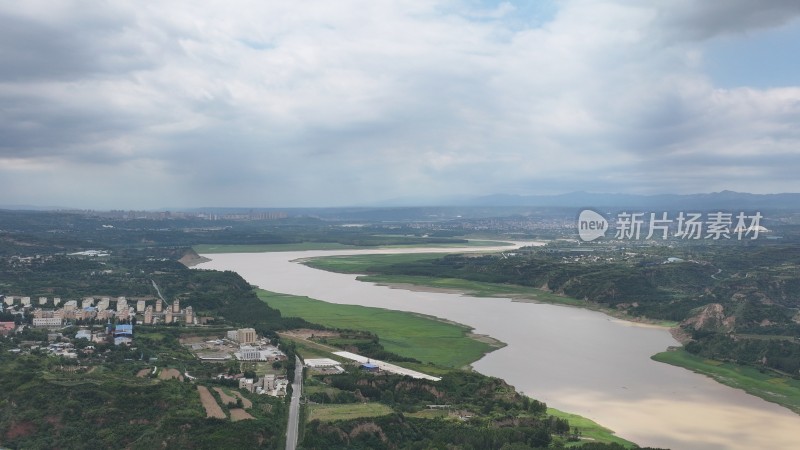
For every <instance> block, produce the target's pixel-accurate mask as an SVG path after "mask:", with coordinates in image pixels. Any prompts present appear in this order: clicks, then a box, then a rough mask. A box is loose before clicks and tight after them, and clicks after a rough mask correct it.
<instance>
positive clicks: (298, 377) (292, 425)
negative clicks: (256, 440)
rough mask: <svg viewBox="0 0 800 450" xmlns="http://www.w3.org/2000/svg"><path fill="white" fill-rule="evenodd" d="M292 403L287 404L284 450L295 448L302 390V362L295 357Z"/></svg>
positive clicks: (293, 449)
mask: <svg viewBox="0 0 800 450" xmlns="http://www.w3.org/2000/svg"><path fill="white" fill-rule="evenodd" d="M295 358H296V359H295V366H294V383H292V401H291V403H289V425H288V426H287V427H286V450H295V448H297V429H298V427H299V421H300V394H301V391H302V390H303V362H302V361H300V358H299V357H297V356H295Z"/></svg>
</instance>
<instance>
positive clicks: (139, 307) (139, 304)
mask: <svg viewBox="0 0 800 450" xmlns="http://www.w3.org/2000/svg"><path fill="white" fill-rule="evenodd" d="M144 308H145V303H144V300H139V301H138V302H136V312H144Z"/></svg>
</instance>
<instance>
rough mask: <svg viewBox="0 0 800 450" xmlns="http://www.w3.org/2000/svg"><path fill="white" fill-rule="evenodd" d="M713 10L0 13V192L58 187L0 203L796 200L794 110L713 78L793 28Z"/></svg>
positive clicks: (616, 6)
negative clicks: (593, 197)
mask: <svg viewBox="0 0 800 450" xmlns="http://www.w3.org/2000/svg"><path fill="white" fill-rule="evenodd" d="M712 3H713V4H712ZM712 3H708V2H699V1H689V0H682V1H677V2H663V3H659V4H658V5H655V6H654V5H652V4H647V3H642V2H634V1H627V0H618V1H614V0H607V1H585V0H569V1H563V2H553V3H549V5H548V6H543V7H542V9H541V10H531V9H530V8H527V7H523V6H522V5H521V4H518V3H502V2H501V3H496V4H488V5H487V4H482V3H479V2H473V1H466V2H461V1H457V0H443V1H439V2H430V1H404V2H367V1H361V0H347V1H342V2H335V3H332V2H322V1H318V2H307V3H304V4H303V5H301V6H298V5H297V4H292V3H289V2H257V1H253V2H243V3H240V4H237V5H236V7H235V8H234V7H232V6H231V5H230V3H228V2H204V3H203V4H201V5H200V4H196V3H194V2H183V1H169V2H160V3H158V4H141V3H140V2H123V1H120V2H113V3H110V4H104V5H101V6H98V7H97V8H94V7H92V8H88V7H85V5H83V4H82V3H59V6H56V7H53V6H51V5H50V4H49V2H37V1H31V2H24V5H23V6H19V5H15V6H14V8H11V7H8V6H7V7H5V8H4V7H2V6H0V30H2V31H0V55H2V56H3V58H4V60H5V61H10V64H5V65H4V66H3V68H0V176H2V177H4V178H5V179H8V180H14V181H15V182H16V181H19V180H24V179H26V177H30V176H32V175H36V174H39V175H46V176H47V177H48V178H49V179H50V180H52V181H51V182H48V183H42V184H40V185H39V186H27V187H26V189H15V190H6V191H4V192H3V193H2V194H0V202H2V203H46V204H53V201H51V199H52V198H53V196H54V193H55V192H56V191H57V188H56V187H55V186H57V185H59V184H60V185H65V184H69V185H70V186H71V189H69V190H61V191H60V192H58V195H59V196H61V197H62V198H63V200H61V201H62V202H63V203H64V204H70V205H75V206H80V205H81V204H86V206H92V207H123V206H126V205H130V207H150V208H152V207H163V206H182V205H185V206H199V205H209V204H217V205H253V206H260V205H281V206H292V205H298V206H301V205H302V206H305V205H325V204H339V205H341V204H360V203H365V202H372V201H379V200H382V199H386V198H393V197H404V196H422V195H431V194H434V195H459V194H486V193H493V192H512V193H548V192H563V191H567V190H576V189H585V190H595V191H619V192H622V191H627V192H648V193H649V192H657V191H664V190H666V191H669V192H692V191H708V190H712V189H723V188H729V189H739V190H752V191H763V190H765V189H769V190H772V189H775V190H792V189H791V188H792V186H794V183H795V181H794V178H793V175H792V174H789V173H787V171H786V170H784V169H785V167H786V164H796V163H797V153H796V151H795V150H793V149H795V148H798V147H797V144H798V143H800V135H798V132H797V131H796V127H794V126H793V124H795V123H797V120H798V119H800V117H798V116H799V115H800V93H799V92H798V90H797V88H792V87H788V88H781V89H755V88H748V87H742V88H738V89H721V88H719V87H717V86H715V84H714V80H713V79H712V78H710V77H709V76H708V75H707V74H705V73H704V72H703V64H702V61H703V52H704V51H705V47H704V46H703V41H704V40H708V39H710V38H712V37H715V36H723V35H727V34H736V33H739V34H741V33H749V32H754V31H755V30H758V29H762V28H766V27H776V26H781V25H785V24H788V23H790V22H791V21H792V19H793V18H794V17H796V15H797V13H798V11H797V9H798V8H797V7H795V6H794V4H795V2H777V1H770V2H766V3H761V4H759V5H757V6H758V8H756V7H755V6H751V5H750V2H744V1H742V2H739V1H737V2H725V4H726V8H723V7H722V6H720V5H717V3H719V2H712ZM92 173H96V174H103V175H98V176H97V177H96V178H95V179H94V181H92V182H91V183H90V182H89V181H86V179H87V177H89V178H90V177H91V175H90V174H92ZM106 174H113V175H106ZM97 180H103V181H104V182H108V183H110V186H109V187H107V188H104V189H97ZM115 186H118V188H117V187H115ZM43 199H44V200H43ZM119 202H124V203H125V205H119V204H118V203H119Z"/></svg>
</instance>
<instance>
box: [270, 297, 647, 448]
mask: <svg viewBox="0 0 800 450" xmlns="http://www.w3.org/2000/svg"><path fill="white" fill-rule="evenodd" d="M257 294H258V296H259V298H261V299H262V300H263V301H265V302H266V303H267V304H269V305H270V307H273V308H276V309H279V310H280V311H281V314H283V315H285V316H297V317H301V318H303V319H305V320H308V321H309V322H313V323H319V324H320V325H325V326H328V327H331V328H342V329H354V330H355V329H357V330H365V331H370V332H373V333H375V334H377V335H378V337H379V341H380V343H381V344H383V345H384V347H385V348H386V349H387V350H389V351H392V352H394V353H397V354H398V355H401V356H407V357H412V358H415V359H418V360H420V361H423V363H398V365H400V366H403V367H408V368H410V369H414V370H421V371H425V372H427V373H433V374H436V375H444V374H446V373H448V372H449V371H450V370H452V369H445V368H443V367H441V366H442V364H441V362H447V361H452V358H454V357H456V358H460V359H458V360H456V361H452V365H451V367H453V368H459V367H461V368H469V365H470V364H471V363H473V362H475V361H477V360H479V359H481V358H482V357H483V356H484V355H485V354H487V353H488V352H491V351H494V350H496V349H498V348H502V347H504V346H505V344H504V343H502V342H499V341H498V340H496V339H494V338H492V337H490V336H487V335H481V334H474V333H472V329H471V328H469V327H467V326H465V325H462V324H459V323H456V322H453V321H450V320H446V319H441V318H437V317H431V316H426V315H422V314H416V313H407V312H401V311H392V310H385V309H381V308H372V307H362V306H352V305H340V304H334V303H327V302H323V301H320V300H315V299H312V298H308V297H299V296H293V295H288V294H279V293H275V292H270V291H265V290H261V289H259V290H257ZM310 331H311V330H309V332H310ZM281 337H282V338H287V339H290V340H292V341H294V342H295V344H296V345H298V348H301V349H306V350H310V353H309V355H310V356H311V357H327V358H334V359H339V358H337V357H336V354H335V353H333V352H334V351H336V350H338V349H335V348H333V347H330V346H327V345H323V344H318V343H314V342H312V341H309V340H308V339H303V338H299V337H297V336H292V335H291V334H287V333H281ZM469 341H472V342H469ZM476 342H477V343H479V344H483V345H481V346H478V345H475V343H476ZM465 346H466V347H467V348H475V349H476V352H475V353H473V356H471V357H466V355H467V354H466V353H463V349H464V348H465ZM478 348H480V351H483V353H482V354H480V355H479V356H474V355H477V349H478ZM472 358H474V359H472ZM430 364H433V365H430ZM377 405H378V407H380V408H382V409H381V410H382V411H384V413H386V412H387V411H388V412H390V411H391V410H390V409H389V408H388V407H385V406H383V405H380V404H377ZM348 406H350V407H352V405H336V406H332V408H339V407H341V408H343V409H345V410H346V409H347V407H348ZM357 413H358V414H356V415H357V416H358V417H362V416H363V415H362V414H361V411H360V409H359V410H358V411H357ZM547 414H549V415H552V416H555V417H558V418H563V419H567V420H568V421H569V423H570V426H571V427H573V428H575V429H577V430H579V431H580V435H581V437H582V439H581V440H580V441H578V442H574V443H568V444H567V446H568V447H572V446H576V445H579V444H581V443H586V442H598V443H616V444H620V445H623V446H624V447H626V448H636V447H637V446H636V444H634V443H633V442H631V441H628V440H625V439H623V438H621V437H619V436H617V435H616V434H615V433H614V431H612V430H610V429H608V428H606V427H603V426H602V425H600V424H598V423H596V422H594V421H592V420H590V419H588V418H586V417H583V416H580V415H577V414H572V413H568V412H564V411H560V410H558V409H555V408H548V410H547ZM366 416H369V415H366ZM366 416H365V417H366Z"/></svg>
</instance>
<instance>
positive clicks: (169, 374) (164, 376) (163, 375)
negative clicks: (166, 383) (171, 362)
mask: <svg viewBox="0 0 800 450" xmlns="http://www.w3.org/2000/svg"><path fill="white" fill-rule="evenodd" d="M173 378H176V379H178V380H180V381H183V375H181V373H180V372H179V371H178V369H161V372H159V373H158V379H159V380H171V379H173Z"/></svg>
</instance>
